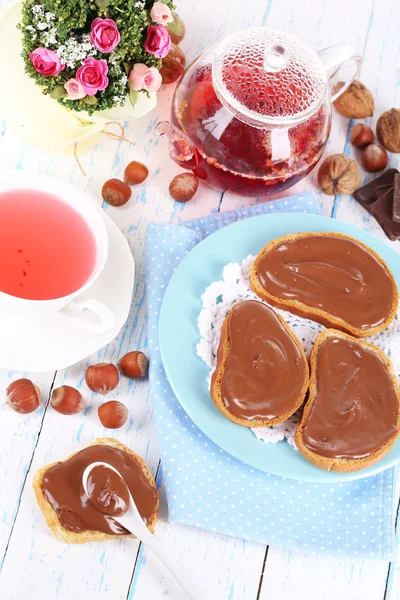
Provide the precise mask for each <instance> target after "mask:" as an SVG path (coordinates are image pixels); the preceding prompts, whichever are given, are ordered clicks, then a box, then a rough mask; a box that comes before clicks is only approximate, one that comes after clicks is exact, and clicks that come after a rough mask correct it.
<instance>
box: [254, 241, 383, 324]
mask: <svg viewBox="0 0 400 600" xmlns="http://www.w3.org/2000/svg"><path fill="white" fill-rule="evenodd" d="M257 274H258V278H259V280H260V282H261V284H262V286H263V287H264V289H265V290H266V291H267V292H268V293H270V294H272V295H273V296H276V297H278V298H280V299H283V300H297V301H299V302H302V303H303V304H305V305H306V306H310V307H312V308H318V309H322V310H324V311H326V312H328V313H330V314H331V315H333V316H335V317H337V318H340V319H343V320H344V321H346V323H349V324H350V325H352V326H353V327H357V328H358V329H361V330H363V329H369V328H371V327H376V326H378V325H380V324H382V323H384V322H385V320H386V319H387V318H388V317H389V316H390V314H391V312H392V309H393V304H394V302H395V290H394V288H393V282H392V279H391V277H390V276H389V274H388V272H387V270H386V269H385V267H384V266H383V265H382V264H381V263H380V262H379V261H378V260H377V259H376V258H375V256H374V255H373V254H371V253H370V252H368V250H367V249H366V248H364V247H363V246H361V245H360V244H358V243H357V242H356V241H352V240H351V239H345V238H341V237H335V236H329V235H318V234H315V235H313V236H305V237H298V238H297V239H294V240H292V241H282V242H281V243H279V244H277V245H276V246H275V247H273V248H272V249H271V250H270V251H269V252H268V253H267V254H266V255H265V256H264V257H263V258H262V259H261V260H260V262H259V264H258V273H257Z"/></svg>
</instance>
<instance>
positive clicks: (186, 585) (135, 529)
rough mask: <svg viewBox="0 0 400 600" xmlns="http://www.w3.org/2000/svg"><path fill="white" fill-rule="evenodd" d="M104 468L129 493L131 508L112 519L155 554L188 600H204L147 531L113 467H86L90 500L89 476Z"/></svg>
mask: <svg viewBox="0 0 400 600" xmlns="http://www.w3.org/2000/svg"><path fill="white" fill-rule="evenodd" d="M98 466H103V467H105V468H107V469H111V470H113V471H114V472H115V473H117V475H119V477H120V478H121V483H122V485H123V486H125V487H126V489H127V492H128V493H129V500H130V503H129V508H128V510H127V511H126V513H124V514H123V515H119V516H112V518H113V519H114V520H115V521H116V522H117V523H119V524H120V525H122V527H124V528H125V529H127V530H128V531H129V532H130V533H133V535H134V536H136V537H137V539H138V540H140V541H141V542H143V544H146V546H148V547H149V548H150V550H152V551H153V552H154V554H155V555H156V556H157V557H158V559H159V560H160V561H161V562H162V563H163V564H164V566H165V567H166V568H167V569H168V571H169V572H170V573H171V575H172V576H173V577H174V578H175V579H176V581H177V582H178V583H179V584H180V586H181V587H182V588H183V590H184V591H185V592H186V595H187V597H188V599H190V600H202V599H204V598H205V596H204V594H200V591H199V590H198V589H197V587H196V585H195V583H194V582H193V579H192V578H191V577H190V576H189V575H187V574H186V573H185V572H184V571H183V570H182V568H181V567H180V566H179V565H178V563H177V562H176V561H175V559H173V558H172V557H171V555H170V553H169V552H167V551H166V550H165V549H164V548H163V547H162V546H161V545H160V543H159V542H157V540H156V539H155V538H154V537H153V535H152V534H151V533H150V531H149V530H148V529H147V527H146V525H145V523H144V521H143V519H142V517H141V516H140V514H139V511H138V509H137V507H136V504H135V501H134V500H133V498H132V495H131V493H130V491H129V489H128V486H127V485H126V483H125V480H124V478H123V477H122V475H121V473H120V472H119V471H118V470H117V469H115V468H114V467H112V466H111V465H109V464H107V463H104V462H94V463H91V464H90V465H88V466H87V467H86V469H85V470H84V472H83V475H82V484H83V489H84V490H85V493H86V495H87V496H88V498H90V496H89V494H88V489H87V481H88V476H89V474H90V472H91V470H92V469H93V468H94V467H98Z"/></svg>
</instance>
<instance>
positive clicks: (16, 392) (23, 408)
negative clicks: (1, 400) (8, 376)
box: [6, 379, 40, 415]
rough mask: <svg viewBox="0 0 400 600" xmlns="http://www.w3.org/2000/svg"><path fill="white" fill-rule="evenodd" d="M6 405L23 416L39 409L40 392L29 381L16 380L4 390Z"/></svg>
mask: <svg viewBox="0 0 400 600" xmlns="http://www.w3.org/2000/svg"><path fill="white" fill-rule="evenodd" d="M6 404H8V406H11V408H12V409H13V410H15V411H16V412H18V413H21V414H23V415H25V414H28V413H31V412H33V411H34V410H36V409H37V408H39V404H40V390H39V388H38V387H37V385H35V384H34V383H32V381H31V380H30V379H17V381H13V382H12V383H10V385H9V386H8V388H7V390H6Z"/></svg>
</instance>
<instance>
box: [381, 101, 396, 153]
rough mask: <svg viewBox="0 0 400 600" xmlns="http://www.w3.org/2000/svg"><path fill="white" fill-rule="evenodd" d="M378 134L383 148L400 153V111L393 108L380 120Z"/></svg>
mask: <svg viewBox="0 0 400 600" xmlns="http://www.w3.org/2000/svg"><path fill="white" fill-rule="evenodd" d="M376 133H377V135H378V139H379V141H380V143H381V144H382V146H384V147H385V148H386V150H389V151H390V152H400V109H399V108H392V109H391V110H388V111H387V112H384V113H383V115H381V116H380V117H379V119H378V123H377V125H376Z"/></svg>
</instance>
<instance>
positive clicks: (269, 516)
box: [146, 193, 397, 560]
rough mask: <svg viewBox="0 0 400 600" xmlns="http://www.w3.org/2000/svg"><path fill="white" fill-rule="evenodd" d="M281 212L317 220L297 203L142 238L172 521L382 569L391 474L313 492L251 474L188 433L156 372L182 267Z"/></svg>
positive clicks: (302, 198)
mask: <svg viewBox="0 0 400 600" xmlns="http://www.w3.org/2000/svg"><path fill="white" fill-rule="evenodd" d="M285 211H286V212H288V211H289V212H311V213H319V212H320V210H319V206H318V203H317V200H316V198H315V196H314V195H313V194H312V193H305V194H299V195H297V196H293V197H291V198H286V199H284V200H277V201H274V202H267V203H265V204H259V205H257V206H253V207H251V208H246V209H242V210H237V211H229V212H224V213H214V214H211V215H210V216H208V217H205V218H201V219H197V220H195V221H190V222H186V223H182V224H181V225H162V224H154V225H150V226H149V228H148V230H147V235H146V253H147V294H148V314H149V351H150V357H151V366H150V384H151V394H152V401H153V405H154V411H155V419H156V426H157V431H158V439H159V443H160V450H161V457H162V467H163V484H164V486H165V489H166V493H167V498H168V505H169V516H170V520H171V521H179V522H181V523H186V524H189V525H194V526H196V527H201V528H204V529H209V530H212V531H218V532H220V533H225V534H228V535H233V536H237V537H240V538H244V539H248V540H253V541H255V542H260V543H263V544H271V545H275V546H278V547H280V548H285V549H289V550H302V551H303V552H308V553H312V554H330V555H333V556H336V557H340V556H343V557H352V558H376V559H384V560H388V559H390V558H391V555H392V548H393V545H394V521H395V512H396V506H395V504H394V488H395V483H396V473H397V471H396V472H395V470H394V469H388V470H386V471H385V472H383V473H380V474H378V475H376V476H374V477H369V478H366V479H359V480H357V481H354V482H349V483H337V484H335V485H331V484H318V485H315V484H309V483H302V482H297V481H292V480H289V479H285V478H280V477H275V476H273V475H269V474H266V473H263V472H261V471H258V470H256V469H252V468H251V467H249V466H247V465H245V464H243V463H241V462H240V461H238V460H237V459H235V458H233V457H231V456H230V455H229V454H227V453H226V452H225V451H223V450H222V449H221V448H219V447H218V446H216V445H215V444H214V443H213V442H211V441H210V440H209V439H208V438H207V437H206V436H205V435H203V433H202V432H201V431H200V430H199V429H198V428H197V427H196V425H194V423H193V422H192V421H191V419H190V418H189V417H188V416H187V415H186V413H185V412H184V410H183V409H182V407H181V405H180V404H179V402H178V401H177V399H176V398H175V396H174V395H173V393H172V390H171V388H170V386H169V384H168V380H167V377H166V375H165V372H164V369H163V366H162V362H161V356H160V352H159V347H158V315H159V310H160V307H161V302H162V298H163V294H164V291H165V289H166V286H167V284H168V282H169V280H170V278H171V276H172V274H173V273H174V271H175V269H176V268H177V266H178V265H179V263H180V262H181V260H182V259H183V258H184V257H185V256H186V254H188V252H190V250H191V249H192V248H194V246H196V245H197V244H198V243H199V242H200V241H201V240H202V239H204V237H206V236H207V235H209V234H210V233H212V232H214V231H216V230H217V229H219V228H220V227H224V226H225V225H228V224H229V223H233V222H234V221H237V220H239V219H243V218H246V217H250V216H254V215H259V214H265V213H272V212H285ZM260 443H261V442H260Z"/></svg>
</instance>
